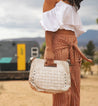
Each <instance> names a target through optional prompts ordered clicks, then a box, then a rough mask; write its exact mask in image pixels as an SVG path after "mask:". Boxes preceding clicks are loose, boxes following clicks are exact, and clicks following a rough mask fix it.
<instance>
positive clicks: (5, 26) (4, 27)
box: [0, 0, 98, 39]
mask: <svg viewBox="0 0 98 106" xmlns="http://www.w3.org/2000/svg"><path fill="white" fill-rule="evenodd" d="M43 2H44V0H39V1H36V0H0V39H7V38H18V37H37V36H44V30H43V29H42V27H41V25H40V19H41V14H42V6H43ZM97 11H98V7H97V0H84V2H83V3H82V6H81V9H80V10H79V14H80V17H81V19H82V22H83V25H84V28H85V29H86V30H87V29H98V28H97V25H95V23H96V18H97ZM95 26H96V27H95Z"/></svg>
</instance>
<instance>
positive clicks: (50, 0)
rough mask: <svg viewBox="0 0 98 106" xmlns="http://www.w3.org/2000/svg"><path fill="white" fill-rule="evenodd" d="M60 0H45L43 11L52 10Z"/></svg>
mask: <svg viewBox="0 0 98 106" xmlns="http://www.w3.org/2000/svg"><path fill="white" fill-rule="evenodd" d="M59 1H60V0H44V4H43V12H45V11H48V10H51V9H52V8H54V7H55V4H56V3H57V2H59Z"/></svg>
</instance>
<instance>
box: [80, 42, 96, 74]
mask: <svg viewBox="0 0 98 106" xmlns="http://www.w3.org/2000/svg"><path fill="white" fill-rule="evenodd" d="M83 52H84V54H85V55H86V56H87V57H88V58H90V59H92V60H93V61H94V56H95V45H94V44H93V41H89V42H88V44H87V45H86V49H84V50H83ZM92 65H94V63H89V62H87V61H85V60H84V61H82V66H81V68H82V69H83V70H84V72H85V73H86V72H87V71H88V72H91V74H93V71H92V70H91V66H92Z"/></svg>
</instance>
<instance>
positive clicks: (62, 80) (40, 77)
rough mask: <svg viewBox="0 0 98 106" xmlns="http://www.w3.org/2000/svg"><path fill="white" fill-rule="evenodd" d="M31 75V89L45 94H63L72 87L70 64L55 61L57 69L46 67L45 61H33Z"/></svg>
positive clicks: (37, 59)
mask: <svg viewBox="0 0 98 106" xmlns="http://www.w3.org/2000/svg"><path fill="white" fill-rule="evenodd" d="M32 60H33V61H32V62H31V66H30V73H29V79H28V81H29V84H30V85H31V88H32V89H34V90H36V91H39V92H44V93H52V94H55V93H61V92H65V91H67V90H68V89H69V88H70V87H71V79H70V70H69V63H68V62H67V61H61V60H54V63H56V64H57V67H51V66H49V67H47V66H44V62H45V60H44V59H39V58H35V59H32Z"/></svg>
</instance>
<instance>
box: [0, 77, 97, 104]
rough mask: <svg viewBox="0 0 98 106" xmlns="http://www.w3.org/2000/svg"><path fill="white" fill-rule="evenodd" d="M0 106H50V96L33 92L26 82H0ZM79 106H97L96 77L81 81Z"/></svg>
mask: <svg viewBox="0 0 98 106" xmlns="http://www.w3.org/2000/svg"><path fill="white" fill-rule="evenodd" d="M0 106H52V95H50V94H43V93H37V92H35V91H33V90H32V89H31V88H30V86H29V83H28V81H0ZM81 106H98V76H89V77H88V78H85V79H81Z"/></svg>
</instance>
